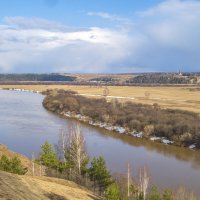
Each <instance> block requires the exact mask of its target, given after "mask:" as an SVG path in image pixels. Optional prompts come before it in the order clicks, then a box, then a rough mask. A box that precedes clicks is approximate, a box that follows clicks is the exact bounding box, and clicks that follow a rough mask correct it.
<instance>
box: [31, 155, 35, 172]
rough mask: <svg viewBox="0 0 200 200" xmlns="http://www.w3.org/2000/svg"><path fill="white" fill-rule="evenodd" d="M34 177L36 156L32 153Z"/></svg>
mask: <svg viewBox="0 0 200 200" xmlns="http://www.w3.org/2000/svg"><path fill="white" fill-rule="evenodd" d="M32 176H35V154H34V152H33V153H32Z"/></svg>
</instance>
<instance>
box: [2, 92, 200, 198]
mask: <svg viewBox="0 0 200 200" xmlns="http://www.w3.org/2000/svg"><path fill="white" fill-rule="evenodd" d="M43 98H44V96H43V95H41V94H35V93H30V92H20V91H8V90H0V143H2V144H5V145H7V146H8V147H9V148H10V149H11V150H13V151H16V152H19V153H21V154H24V155H26V156H28V157H29V158H30V157H31V154H32V153H33V152H34V153H35V154H36V155H37V154H38V152H39V151H40V146H41V144H43V143H44V141H45V140H48V141H49V142H51V143H52V144H56V143H57V141H58V137H59V133H60V130H61V129H62V128H64V129H68V128H69V127H70V126H71V124H72V123H77V121H75V120H71V119H63V118H60V117H58V116H56V115H54V114H52V113H50V112H48V111H47V110H45V109H44V108H43V106H42V100H43ZM81 129H82V132H83V134H84V136H85V138H86V147H87V151H88V153H89V155H90V157H91V158H92V157H93V156H100V155H102V156H103V157H104V158H105V159H106V163H107V166H108V168H109V169H110V170H111V171H112V172H118V173H125V172H126V170H127V163H128V162H130V163H131V165H132V172H133V174H137V172H138V169H139V167H142V166H144V165H146V166H147V167H148V169H149V171H150V175H151V178H150V179H151V182H152V184H157V185H159V186H160V187H161V188H162V187H170V188H176V187H178V186H179V185H184V186H186V187H187V188H189V189H191V190H192V191H194V192H195V193H196V194H198V195H200V190H199V189H200V152H195V151H192V150H189V149H186V148H181V147H174V146H168V145H164V144H159V143H156V142H153V141H147V140H143V139H136V138H132V137H130V136H126V135H119V134H117V133H113V132H109V131H105V130H102V129H99V128H95V127H92V126H90V125H86V124H83V123H81Z"/></svg>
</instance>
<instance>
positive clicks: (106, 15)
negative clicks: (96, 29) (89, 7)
mask: <svg viewBox="0 0 200 200" xmlns="http://www.w3.org/2000/svg"><path fill="white" fill-rule="evenodd" d="M87 15H89V16H97V17H101V18H103V19H107V20H110V21H118V22H122V23H125V24H131V21H130V20H129V19H128V18H125V17H120V16H118V15H111V14H109V13H105V12H88V13H87Z"/></svg>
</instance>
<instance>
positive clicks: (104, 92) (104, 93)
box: [103, 87, 110, 97]
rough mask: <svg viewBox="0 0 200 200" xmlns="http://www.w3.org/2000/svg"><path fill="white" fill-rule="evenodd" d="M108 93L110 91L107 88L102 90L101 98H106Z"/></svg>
mask: <svg viewBox="0 0 200 200" xmlns="http://www.w3.org/2000/svg"><path fill="white" fill-rule="evenodd" d="M109 93H110V90H109V89H108V87H105V89H104V90H103V96H105V97H107V96H108V94H109Z"/></svg>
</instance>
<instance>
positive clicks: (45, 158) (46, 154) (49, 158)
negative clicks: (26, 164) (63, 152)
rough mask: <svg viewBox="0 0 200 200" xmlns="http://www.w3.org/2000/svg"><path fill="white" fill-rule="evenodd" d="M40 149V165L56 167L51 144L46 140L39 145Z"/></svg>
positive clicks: (54, 154)
mask: <svg viewBox="0 0 200 200" xmlns="http://www.w3.org/2000/svg"><path fill="white" fill-rule="evenodd" d="M41 149H42V152H41V153H40V158H39V160H40V161H41V163H42V165H45V166H47V167H56V166H57V162H58V161H57V158H56V153H55V151H54V149H53V146H52V145H51V144H49V143H48V142H47V141H46V142H45V143H44V144H43V145H42V146H41Z"/></svg>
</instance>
